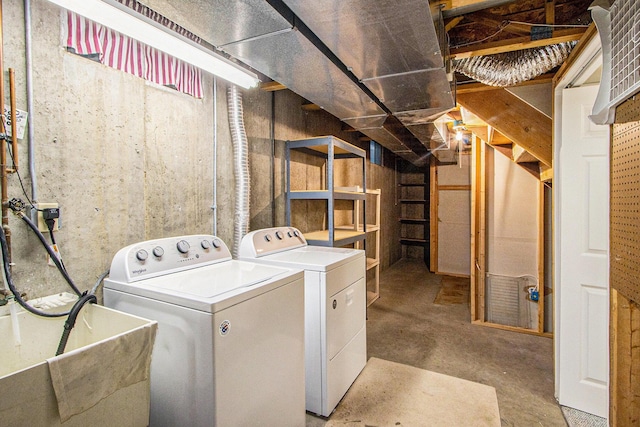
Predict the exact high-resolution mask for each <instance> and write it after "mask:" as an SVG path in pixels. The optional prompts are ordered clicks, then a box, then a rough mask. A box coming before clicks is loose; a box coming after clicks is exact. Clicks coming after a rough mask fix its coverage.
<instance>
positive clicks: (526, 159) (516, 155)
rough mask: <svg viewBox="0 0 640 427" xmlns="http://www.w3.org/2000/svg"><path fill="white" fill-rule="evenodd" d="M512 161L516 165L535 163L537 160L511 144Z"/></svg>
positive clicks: (519, 147)
mask: <svg viewBox="0 0 640 427" xmlns="http://www.w3.org/2000/svg"><path fill="white" fill-rule="evenodd" d="M513 161H514V162H516V163H530V162H537V161H538V159H536V157H535V156H533V155H532V154H531V153H529V152H528V151H527V150H525V149H524V148H522V147H521V146H519V145H518V144H513Z"/></svg>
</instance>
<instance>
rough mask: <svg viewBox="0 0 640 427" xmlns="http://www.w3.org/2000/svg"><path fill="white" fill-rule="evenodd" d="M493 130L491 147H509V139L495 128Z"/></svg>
mask: <svg viewBox="0 0 640 427" xmlns="http://www.w3.org/2000/svg"><path fill="white" fill-rule="evenodd" d="M492 129H493V138H491V141H490V143H491V145H494V146H495V145H511V144H512V142H511V140H510V139H509V138H507V137H506V136H504V135H503V134H501V133H500V132H498V131H497V130H496V129H495V128H492Z"/></svg>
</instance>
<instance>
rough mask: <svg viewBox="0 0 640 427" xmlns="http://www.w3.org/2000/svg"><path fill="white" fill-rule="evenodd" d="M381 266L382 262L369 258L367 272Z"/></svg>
mask: <svg viewBox="0 0 640 427" xmlns="http://www.w3.org/2000/svg"><path fill="white" fill-rule="evenodd" d="M378 265H380V260H378V259H375V258H367V270H371V269H372V268H373V267H375V266H378Z"/></svg>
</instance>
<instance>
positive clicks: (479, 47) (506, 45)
mask: <svg viewBox="0 0 640 427" xmlns="http://www.w3.org/2000/svg"><path fill="white" fill-rule="evenodd" d="M585 31H586V28H569V29H566V30H558V31H554V32H553V36H552V37H550V38H546V39H540V40H531V37H516V38H511V39H507V40H501V41H497V42H491V43H480V44H474V45H470V46H465V47H461V48H458V49H451V56H453V57H455V58H456V59H463V58H471V57H474V56H484V55H495V54H497V53H505V52H513V51H516V50H522V49H531V48H534V47H541V46H548V45H550V44H558V43H563V42H570V41H575V40H579V39H580V37H582V35H583V34H584V32H585Z"/></svg>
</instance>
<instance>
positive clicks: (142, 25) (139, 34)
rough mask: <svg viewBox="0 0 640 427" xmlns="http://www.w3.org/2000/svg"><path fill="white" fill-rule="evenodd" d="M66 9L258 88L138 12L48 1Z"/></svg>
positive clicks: (247, 75) (85, 1)
mask: <svg viewBox="0 0 640 427" xmlns="http://www.w3.org/2000/svg"><path fill="white" fill-rule="evenodd" d="M49 1H50V2H51V3H54V4H56V5H58V6H60V7H62V8H64V9H67V10H70V11H72V12H75V13H77V14H78V15H81V16H84V17H85V18H87V19H90V20H92V21H94V22H97V23H98V24H101V25H104V26H105V27H108V28H111V29H112V30H114V31H117V32H119V33H121V34H124V35H126V36H129V37H131V38H132V39H135V40H138V41H139V42H142V43H144V44H146V45H148V46H151V47H153V48H156V49H158V50H160V51H162V52H164V53H166V54H168V55H171V56H173V57H175V58H178V59H181V60H183V61H185V62H188V63H189V64H192V65H194V66H196V67H198V68H200V69H202V70H204V71H207V72H209V73H211V74H213V75H216V76H218V77H220V78H222V79H224V80H227V81H229V82H231V83H233V84H236V85H238V86H241V87H243V88H245V89H248V88H251V87H254V86H257V84H258V82H259V80H258V77H257V76H256V75H255V74H253V73H251V72H250V71H248V70H245V69H243V68H242V67H240V66H238V65H236V64H234V63H233V62H231V61H229V60H228V59H226V58H224V57H222V56H220V55H217V54H215V53H214V52H211V51H207V50H205V49H204V48H203V47H201V46H198V45H197V44H196V43H193V42H191V41H190V40H188V39H186V38H182V37H181V36H180V35H178V34H176V33H170V30H169V29H165V28H163V27H162V26H161V25H160V24H157V23H155V22H153V21H151V20H149V19H147V18H145V17H144V16H142V15H139V14H137V13H136V12H135V11H133V10H131V9H129V8H126V10H124V9H125V6H123V5H121V4H119V3H117V2H107V1H102V0H49Z"/></svg>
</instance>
